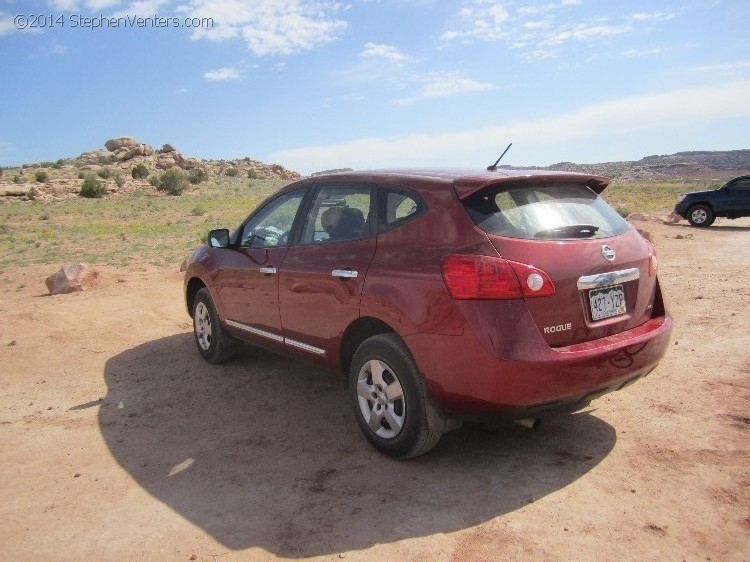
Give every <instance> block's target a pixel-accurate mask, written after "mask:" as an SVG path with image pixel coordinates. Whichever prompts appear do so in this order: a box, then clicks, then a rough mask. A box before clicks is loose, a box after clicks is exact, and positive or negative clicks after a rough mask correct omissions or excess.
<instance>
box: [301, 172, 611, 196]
mask: <svg viewBox="0 0 750 562" xmlns="http://www.w3.org/2000/svg"><path fill="white" fill-rule="evenodd" d="M312 179H314V180H315V181H316V182H320V181H326V180H335V181H346V180H351V181H372V182H377V181H384V180H385V181H387V182H388V183H399V182H402V183H406V184H413V183H414V182H418V183H419V184H420V186H421V187H422V188H429V186H430V185H433V186H434V188H439V186H448V185H453V186H454V187H455V189H456V193H457V194H458V196H459V197H460V198H461V199H464V198H465V197H468V196H469V195H471V194H472V193H474V192H476V191H478V190H480V189H482V188H484V187H487V186H489V185H495V184H502V183H548V182H564V183H573V182H575V183H582V184H584V185H587V186H588V187H589V188H591V189H592V190H593V191H594V192H596V193H601V192H602V191H604V188H606V187H607V185H609V178H606V177H604V176H597V175H593V174H580V173H576V172H552V171H547V170H508V169H501V170H496V171H492V172H490V171H487V170H471V169H462V168H390V169H380V170H362V171H346V172H334V173H331V174H322V175H319V176H315V177H314V178H312Z"/></svg>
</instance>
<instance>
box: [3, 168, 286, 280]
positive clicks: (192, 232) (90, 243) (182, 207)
mask: <svg viewBox="0 0 750 562" xmlns="http://www.w3.org/2000/svg"><path fill="white" fill-rule="evenodd" d="M286 183H288V182H285V181H282V180H254V181H252V182H251V184H250V186H248V183H247V180H243V181H239V180H237V181H224V182H222V183H218V184H212V185H205V186H204V185H201V186H200V187H199V188H192V189H190V190H187V191H186V192H185V194H184V195H183V196H181V197H170V196H165V195H161V194H159V195H157V194H155V193H154V192H153V191H151V190H149V191H145V190H144V191H143V192H141V193H136V194H134V195H133V196H130V197H126V198H111V199H108V198H104V199H95V200H94V199H83V198H75V199H70V200H67V201H60V202H53V203H28V202H11V203H5V204H0V268H2V269H4V268H7V267H11V266H23V265H29V264H47V263H49V264H58V263H69V262H74V261H85V262H88V263H100V264H110V265H120V266H121V265H127V264H128V263H130V262H131V260H139V261H146V262H148V263H151V264H154V265H163V264H167V263H179V262H180V261H181V260H182V259H183V257H184V256H185V254H186V253H187V252H188V251H189V250H190V249H192V248H194V247H196V246H198V245H199V244H200V243H201V242H202V241H203V240H204V239H205V236H206V234H207V232H208V231H209V230H210V229H212V228H218V227H229V228H233V227H234V226H236V225H237V224H238V223H239V222H240V221H241V220H242V219H243V218H244V217H245V216H247V215H248V214H249V213H250V211H252V209H254V208H255V207H256V206H257V204H258V203H259V202H260V201H262V200H263V199H264V198H265V197H266V196H267V195H269V194H270V193H273V192H274V191H276V190H277V189H279V188H280V187H282V186H283V185H285V184H286ZM196 209H200V210H201V212H200V213H196V212H195V210H196Z"/></svg>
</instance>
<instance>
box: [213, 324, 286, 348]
mask: <svg viewBox="0 0 750 562" xmlns="http://www.w3.org/2000/svg"><path fill="white" fill-rule="evenodd" d="M227 324H228V325H229V326H232V327H233V328H237V329H238V330H244V331H245V332H250V333H251V334H255V335H256V336H260V337H262V338H268V339H269V340H273V341H277V342H279V343H284V338H283V337H282V336H280V335H278V334H273V333H271V332H266V331H265V330H260V329H258V328H253V327H252V326H248V325H247V324H243V323H242V322H236V321H235V320H227Z"/></svg>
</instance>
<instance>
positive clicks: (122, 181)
mask: <svg viewBox="0 0 750 562" xmlns="http://www.w3.org/2000/svg"><path fill="white" fill-rule="evenodd" d="M115 185H116V186H117V187H123V186H124V185H125V178H124V177H122V174H121V173H120V172H116V173H115Z"/></svg>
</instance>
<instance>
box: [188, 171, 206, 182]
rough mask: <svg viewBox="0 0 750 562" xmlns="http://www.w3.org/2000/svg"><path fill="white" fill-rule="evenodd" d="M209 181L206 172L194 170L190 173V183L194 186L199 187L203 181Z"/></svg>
mask: <svg viewBox="0 0 750 562" xmlns="http://www.w3.org/2000/svg"><path fill="white" fill-rule="evenodd" d="M207 179H208V174H207V173H206V170H201V169H200V168H193V169H192V170H190V172H188V181H189V182H190V183H192V184H193V185H197V184H199V183H201V182H202V181H206V180H207Z"/></svg>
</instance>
